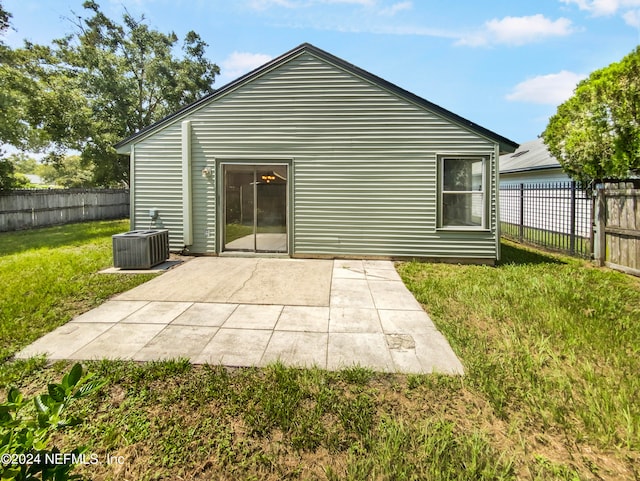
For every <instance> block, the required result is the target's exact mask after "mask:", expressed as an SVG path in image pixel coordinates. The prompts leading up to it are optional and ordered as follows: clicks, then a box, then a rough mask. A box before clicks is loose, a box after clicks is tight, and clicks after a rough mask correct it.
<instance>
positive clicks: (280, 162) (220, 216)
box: [215, 156, 293, 256]
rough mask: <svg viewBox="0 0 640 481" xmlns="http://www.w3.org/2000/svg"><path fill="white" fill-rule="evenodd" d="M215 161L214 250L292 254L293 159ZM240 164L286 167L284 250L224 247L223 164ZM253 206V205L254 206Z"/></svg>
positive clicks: (224, 197)
mask: <svg viewBox="0 0 640 481" xmlns="http://www.w3.org/2000/svg"><path fill="white" fill-rule="evenodd" d="M215 163H216V174H217V175H216V177H217V182H216V191H217V195H216V251H217V253H218V254H222V253H227V254H240V255H254V256H260V255H283V256H291V255H292V245H293V244H292V240H293V226H292V222H291V219H292V218H293V216H292V208H293V159H287V158H282V157H260V156H256V157H217V158H216V159H215ZM230 165H231V166H233V165H241V166H256V167H268V166H278V167H283V166H284V167H286V169H287V186H286V189H285V192H286V220H285V222H286V239H287V250H286V252H263V251H256V250H254V251H233V250H232V251H226V250H225V249H224V245H225V242H224V237H225V226H226V191H225V178H224V168H225V166H230ZM254 208H255V206H254Z"/></svg>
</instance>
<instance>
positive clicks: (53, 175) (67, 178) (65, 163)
mask: <svg viewBox="0 0 640 481" xmlns="http://www.w3.org/2000/svg"><path fill="white" fill-rule="evenodd" d="M93 171H94V169H93V165H91V164H89V165H87V163H86V162H83V161H82V158H81V157H80V156H79V155H68V156H65V157H62V158H61V159H60V160H59V161H58V162H56V163H54V164H47V165H40V166H38V169H37V172H38V174H39V175H40V176H41V177H42V179H43V180H44V181H45V182H46V183H48V184H55V185H59V186H61V187H65V188H68V189H71V188H86V187H91V186H93V185H94V182H93V179H94V176H93Z"/></svg>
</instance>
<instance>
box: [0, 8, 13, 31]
mask: <svg viewBox="0 0 640 481" xmlns="http://www.w3.org/2000/svg"><path fill="white" fill-rule="evenodd" d="M10 18H11V14H10V13H9V12H7V11H6V10H5V9H4V7H3V6H2V3H0V34H2V33H4V32H5V31H6V30H7V29H8V28H9V19H10Z"/></svg>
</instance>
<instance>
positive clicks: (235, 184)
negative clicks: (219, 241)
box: [224, 165, 255, 251]
mask: <svg viewBox="0 0 640 481" xmlns="http://www.w3.org/2000/svg"><path fill="white" fill-rule="evenodd" d="M254 175H255V169H254V167H253V166H244V165H225V166H224V219H225V225H224V250H235V251H255V235H254V220H255V208H254V207H255V202H254V195H253V190H254V189H253V186H254Z"/></svg>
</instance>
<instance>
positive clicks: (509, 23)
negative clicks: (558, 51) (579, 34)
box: [457, 14, 574, 47]
mask: <svg viewBox="0 0 640 481" xmlns="http://www.w3.org/2000/svg"><path fill="white" fill-rule="evenodd" d="M573 31H574V29H573V27H572V24H571V20H569V19H567V18H559V19H557V20H551V19H548V18H547V17H545V16H544V15H542V14H537V15H531V16H527V17H504V18H502V19H497V18H494V19H493V20H489V21H488V22H486V23H485V24H484V26H483V28H482V29H481V30H478V31H476V32H472V33H469V34H465V35H464V36H462V37H461V38H460V39H459V41H458V42H457V43H458V45H468V46H471V47H479V46H485V45H490V44H507V45H524V44H526V43H531V42H536V41H539V40H542V39H543V38H546V37H562V36H565V35H569V34H571V33H573Z"/></svg>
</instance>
